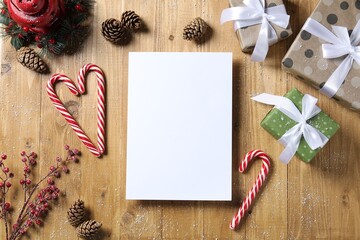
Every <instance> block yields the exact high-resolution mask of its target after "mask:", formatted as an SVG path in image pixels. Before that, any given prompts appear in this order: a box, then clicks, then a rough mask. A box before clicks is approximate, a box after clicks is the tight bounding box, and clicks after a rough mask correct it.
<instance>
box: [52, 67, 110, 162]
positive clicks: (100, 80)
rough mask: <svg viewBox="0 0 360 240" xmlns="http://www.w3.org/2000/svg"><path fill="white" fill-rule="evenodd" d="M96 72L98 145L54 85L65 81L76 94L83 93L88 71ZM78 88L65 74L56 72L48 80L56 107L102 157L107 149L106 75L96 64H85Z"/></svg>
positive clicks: (86, 143)
mask: <svg viewBox="0 0 360 240" xmlns="http://www.w3.org/2000/svg"><path fill="white" fill-rule="evenodd" d="M92 71H93V72H95V74H96V78H97V94H98V97H97V142H98V147H96V146H95V145H94V144H93V143H92V142H91V140H90V138H89V137H88V136H87V135H86V133H85V132H84V131H83V130H82V128H81V127H80V126H79V124H78V122H77V121H76V120H75V119H74V118H73V117H72V116H71V115H70V113H69V112H68V110H67V109H66V108H65V107H64V105H63V103H62V101H61V100H60V99H59V97H58V96H57V95H56V92H55V89H54V86H55V84H56V82H64V83H65V85H66V86H67V87H68V88H69V90H70V91H71V92H72V93H73V94H74V95H81V94H83V93H84V92H85V78H86V75H87V73H88V72H92ZM77 80H78V88H77V87H76V86H75V84H74V82H73V81H72V80H71V79H70V78H69V77H67V76H66V75H63V74H54V75H53V76H52V77H51V78H50V79H49V81H48V84H47V93H48V95H49V98H50V100H51V101H52V102H53V104H54V105H55V107H56V109H57V110H58V111H59V112H60V113H61V114H62V115H63V116H64V117H65V120H66V121H67V122H68V123H69V125H70V126H71V128H72V129H73V130H74V131H75V133H76V134H77V135H78V137H79V138H80V140H81V141H82V142H83V143H84V144H85V146H86V147H87V148H88V149H89V151H90V152H91V153H92V154H94V155H95V156H97V157H100V156H101V155H102V154H103V153H104V151H105V77H104V73H103V71H102V70H101V69H100V68H99V67H98V66H96V65H95V64H86V65H84V66H83V67H82V68H81V70H80V72H79V74H78V77H77Z"/></svg>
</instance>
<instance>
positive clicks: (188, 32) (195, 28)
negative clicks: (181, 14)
mask: <svg viewBox="0 0 360 240" xmlns="http://www.w3.org/2000/svg"><path fill="white" fill-rule="evenodd" d="M207 28H208V25H207V24H206V22H205V21H204V20H203V19H202V18H199V17H197V18H195V19H194V20H192V21H191V22H190V23H189V24H188V25H186V26H185V28H184V33H183V38H184V39H185V40H189V41H191V40H200V39H202V38H203V37H204V36H205V33H206V30H207Z"/></svg>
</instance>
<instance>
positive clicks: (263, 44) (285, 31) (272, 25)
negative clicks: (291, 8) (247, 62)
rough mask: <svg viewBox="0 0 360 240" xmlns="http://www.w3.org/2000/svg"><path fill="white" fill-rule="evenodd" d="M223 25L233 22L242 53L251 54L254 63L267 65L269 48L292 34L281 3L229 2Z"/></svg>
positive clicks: (262, 0)
mask: <svg viewBox="0 0 360 240" xmlns="http://www.w3.org/2000/svg"><path fill="white" fill-rule="evenodd" d="M229 3H230V8H227V9H224V10H223V12H222V14H221V19H220V22H221V23H222V24H223V23H226V22H229V21H231V22H233V24H234V30H235V32H236V35H237V37H238V39H239V42H240V47H241V49H242V51H243V52H251V51H252V56H251V60H253V61H256V62H261V61H264V60H265V58H266V55H267V52H268V50H269V46H271V45H273V44H275V43H277V42H279V41H280V40H283V39H286V38H288V37H289V36H290V35H291V34H292V30H291V27H290V24H289V21H290V16H289V15H288V14H287V13H286V9H285V5H284V4H283V1H282V0H229Z"/></svg>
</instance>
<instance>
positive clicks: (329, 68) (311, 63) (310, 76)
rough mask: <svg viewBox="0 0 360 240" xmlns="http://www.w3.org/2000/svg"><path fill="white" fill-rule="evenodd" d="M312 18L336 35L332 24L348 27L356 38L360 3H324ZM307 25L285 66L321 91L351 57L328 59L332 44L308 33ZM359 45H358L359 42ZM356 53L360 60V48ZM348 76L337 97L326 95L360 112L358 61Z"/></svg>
mask: <svg viewBox="0 0 360 240" xmlns="http://www.w3.org/2000/svg"><path fill="white" fill-rule="evenodd" d="M310 18H311V19H312V20H315V21H316V22H318V23H320V24H321V25H323V26H324V27H325V28H327V29H328V30H329V31H330V32H332V33H334V30H333V28H332V26H331V25H335V26H343V27H346V28H347V30H348V34H349V35H350V34H351V35H354V34H355V33H354V31H353V30H354V28H355V26H356V24H357V23H358V21H359V20H360V1H359V0H321V1H320V2H319V4H318V5H317V7H316V8H315V10H314V12H313V13H312V14H311V16H310ZM312 20H308V21H312ZM308 21H307V22H308ZM306 24H307V23H305V25H304V27H303V28H302V30H301V31H300V33H299V35H298V36H297V37H296V39H295V41H294V43H293V44H292V46H291V47H290V49H289V51H288V52H287V54H286V55H285V57H284V59H283V60H282V67H283V69H284V70H286V71H288V72H290V73H292V74H294V75H295V76H296V77H297V78H298V79H299V80H300V81H304V82H305V83H307V84H310V85H312V86H314V87H315V88H317V89H320V88H323V86H324V84H325V82H326V81H327V80H328V79H329V78H330V76H331V75H332V74H333V73H334V71H335V70H336V69H337V68H339V67H341V66H340V65H341V64H342V62H343V61H344V60H345V59H346V57H347V56H348V55H347V56H346V55H343V56H340V57H336V58H324V57H323V53H324V52H323V48H322V47H323V46H322V45H323V44H329V42H327V41H324V39H320V38H319V37H317V36H315V35H314V34H311V33H309V32H308V31H306V30H305V29H308V28H305V27H306ZM315 33H316V31H315ZM359 33H360V32H359ZM336 37H337V36H336ZM346 37H347V36H346ZM353 37H355V36H353ZM354 42H356V41H353V42H352V44H354ZM355 44H356V45H357V46H358V43H355ZM355 47H356V46H355ZM339 48H341V46H339ZM339 48H338V49H339ZM355 51H356V52H357V53H356V54H357V55H358V58H359V59H360V47H357V50H355ZM341 71H343V72H346V70H345V68H342V69H341ZM345 76H346V77H345V80H344V81H343V82H342V84H341V83H340V84H341V85H340V88H339V89H338V90H337V91H336V90H334V93H335V95H334V96H332V95H329V94H326V95H328V96H329V97H333V98H334V99H335V100H337V101H339V103H340V104H342V105H344V106H346V107H347V108H350V109H352V110H355V111H360V65H359V64H358V62H357V61H355V60H354V61H353V63H352V66H351V68H350V71H349V72H348V74H346V73H345ZM323 90H324V89H323Z"/></svg>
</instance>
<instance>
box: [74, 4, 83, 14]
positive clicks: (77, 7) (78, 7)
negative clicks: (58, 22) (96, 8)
mask: <svg viewBox="0 0 360 240" xmlns="http://www.w3.org/2000/svg"><path fill="white" fill-rule="evenodd" d="M75 9H76V10H77V11H79V12H81V11H83V10H84V8H83V7H82V6H81V5H80V4H76V5H75Z"/></svg>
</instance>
